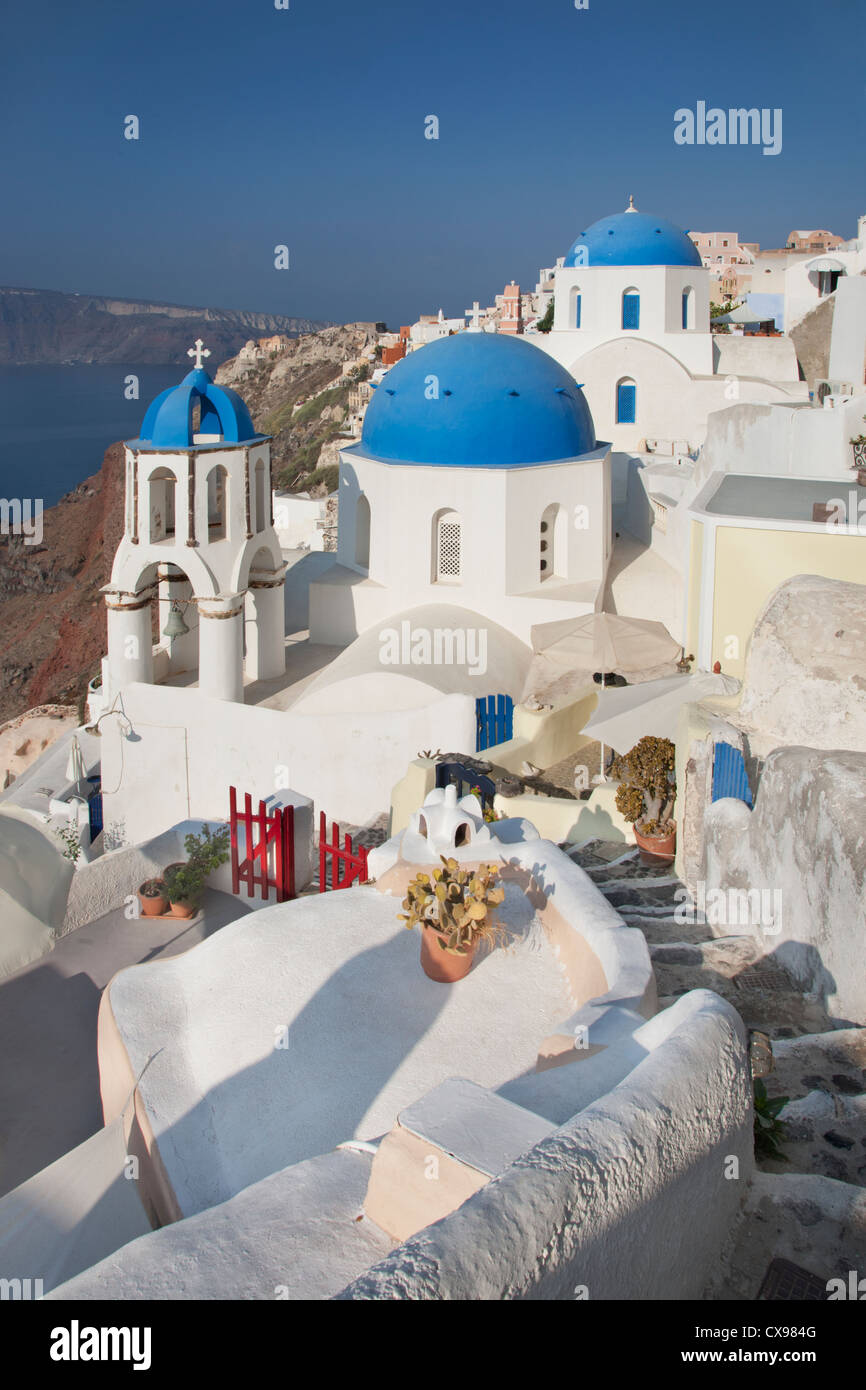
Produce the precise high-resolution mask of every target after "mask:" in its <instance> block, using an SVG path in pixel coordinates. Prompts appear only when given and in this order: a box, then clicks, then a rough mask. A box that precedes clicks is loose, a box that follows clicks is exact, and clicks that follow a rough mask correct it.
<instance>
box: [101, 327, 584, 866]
mask: <svg viewBox="0 0 866 1390" xmlns="http://www.w3.org/2000/svg"><path fill="white" fill-rule="evenodd" d="M194 355H195V356H196V363H195V366H194V368H193V370H192V371H191V372H190V373H189V374H188V375H187V376H186V377H185V378H184V380H183V381H182V382H181V383H180V385H179V386H177V387H174V388H171V389H169V390H167V391H164V392H163V393H162V394H161V395H160V396H158V397H157V399H156V400H155V401H154V402H153V403H152V405H151V406H150V407H149V409H148V410H147V412H146V414H145V417H144V421H143V424H142V427H141V433H140V437H139V438H137V439H134V440H131V441H129V442H128V443H127V445H126V511H125V530H124V535H123V538H122V540H121V542H120V545H119V547H118V551H117V555H116V557H115V561H114V566H113V570H112V576H111V582H110V584H109V585H108V586H106V591H105V600H106V605H107V608H108V624H109V631H108V656H107V659H106V660H105V661H104V662H103V685H102V689H101V691H100V692H99V693H98V695H99V699H98V705H99V711H100V712H102V713H104V714H106V715H107V714H108V713H110V712H115V713H118V714H120V715H121V718H119V719H117V720H112V719H105V720H104V721H103V724H102V729H101V732H102V733H103V734H104V738H103V751H104V756H103V795H104V804H105V817H106V827H107V839H108V843H109V844H112V843H116V844H120V843H134V842H135V841H136V840H141V839H143V838H146V836H147V835H149V834H153V833H154V831H155V830H156V829H157V828H158V825H159V824H166V823H171V821H172V820H175V821H176V820H178V819H182V818H184V817H186V816H190V815H192V816H199V817H207V816H217V815H220V816H224V815H225V800H226V796H227V788H228V786H229V785H230V784H234V785H237V786H238V787H239V788H240V789H241V790H249V791H251V792H252V794H253V795H254V796H255V797H257V798H258V797H267V796H269V795H270V794H271V793H273V792H274V791H275V790H278V789H280V788H281V789H283V790H285V789H286V788H291V789H293V790H294V791H296V792H297V793H299V794H301V795H303V796H305V797H310V798H312V799H313V800H315V802H316V804H317V805H321V806H323V807H324V808H326V809H327V810H328V811H329V813H330V814H333V815H339V816H343V817H346V818H347V819H354V820H356V821H360V820H362V819H363V818H364V817H365V816H369V815H371V814H375V813H376V812H377V811H379V810H381V809H383V808H384V807H387V805H388V804H389V798H390V792H391V789H392V787H393V785H394V783H395V782H396V781H397V780H398V779H399V778H400V777H401V776H402V775H403V773H404V772H405V768H406V765H407V762H408V761H409V760H410V759H411V758H413V757H414V756H415V755H416V753H417V752H418V749H419V748H421V747H424V746H429V747H442V748H445V747H450V748H455V749H462V750H464V751H466V752H471V751H473V750H474V748H475V732H476V709H475V702H476V698H477V697H479V696H488V695H498V694H505V695H508V696H510V697H512V698H513V699H519V698H520V695H521V691H522V687H523V682H524V678H525V675H526V670H527V668H528V664H529V660H530V657H531V648H530V630H531V628H532V626H533V625H534V624H537V623H543V622H548V621H551V620H553V619H557V618H569V617H573V616H577V615H580V614H583V613H587V612H591V611H593V610H594V609H595V608H598V607H600V606H601V602H602V598H603V592H604V584H605V578H606V573H607V567H608V563H609V559H610V554H611V544H612V539H611V524H610V516H611V506H610V471H609V445H608V444H607V443H606V442H602V441H599V440H598V439H597V437H596V431H595V426H594V424H593V419H592V415H591V413H590V410H589V408H588V406H587V403H586V400H585V399H584V396H583V394H582V392H581V390H580V388H579V387H578V385H577V384H576V382H575V380H574V378H573V377H572V376H571V375H570V374H569V373H568V372H567V371H566V370H565V369H564V368H563V367H561V366H560V365H559V364H558V363H556V362H554V361H553V360H552V359H551V358H550V357H549V356H548V355H547V354H545V353H543V352H541V351H540V350H539V348H537V347H535V346H533V345H532V344H531V343H529V342H527V341H524V340H521V339H519V338H516V337H513V336H507V335H499V334H486V333H477V334H472V333H466V334H461V335H455V336H453V337H449V338H444V339H441V340H439V341H437V342H434V343H431V344H430V345H428V346H426V347H424V348H422V349H420V350H419V351H417V352H415V353H413V354H412V355H411V356H409V357H407V358H405V359H404V360H403V361H401V362H400V363H398V364H397V365H396V366H395V367H393V368H392V369H391V371H390V372H389V373H388V375H387V377H386V378H385V380H384V382H383V384H382V386H381V387H379V389H378V390H377V392H376V395H375V397H374V399H373V401H372V402H371V405H370V407H369V409H368V411H367V415H366V419H365V422H364V428H363V434H362V438H361V440H360V441H359V442H358V443H357V444H355V445H353V446H351V447H347V448H346V449H344V450H343V451H342V457H341V465H340V483H339V495H340V509H339V548H338V552H337V555H336V557H335V561H334V563H333V564H332V565H331V566H330V568H328V569H327V570H326V571H325V572H324V573H323V574H321V575H320V576H319V577H318V578H317V579H315V580H314V581H313V582H312V583H311V584H310V585H309V635H308V636H307V634H306V633H297V632H295V633H290V634H287V632H286V621H285V614H286V613H287V612H288V611H289V609H290V608H291V609H292V610H293V611H296V610H297V606H298V605H297V594H294V593H293V594H290V595H286V592H285V591H286V574H287V572H286V564H285V561H284V559H283V555H282V553H281V551H280V547H279V542H278V539H277V536H276V533H275V531H274V528H273V524H272V513H271V496H272V490H271V477H270V457H269V450H270V444H269V440H268V439H267V438H266V437H264V436H261V435H258V434H257V433H256V431H255V428H254V426H253V423H252V420H251V418H250V415H249V412H248V411H247V409H246V406H245V405H244V403H243V401H242V400H241V399H240V397H239V396H238V395H236V393H234V392H232V391H229V390H227V389H224V388H222V387H219V386H217V385H215V383H214V382H213V381H212V379H211V377H210V376H209V374H208V373H207V371H206V370H205V368H204V366H203V364H202V359H203V357H204V355H205V353H204V350H203V348H202V345H201V343H199V344H198V345H197V347H196V349H195V351H194ZM301 568H302V567H301V566H298V567H297V571H296V573H297V574H298V576H300V571H301ZM288 577H289V586H290V588H291V585H292V583H293V582H294V581H295V575H293V572H292V569H289V571H288ZM155 614H158V626H157V628H156V642H155V644H154V642H153V640H152V638H153V635H154V632H153V622H154V616H155ZM287 654H288V664H287ZM131 734H133V736H131ZM155 765H160V766H161V767H163V768H164V769H165V770H166V776H165V777H164V778H163V779H162V781H161V782H160V781H156V780H154V778H153V768H154V766H155Z"/></svg>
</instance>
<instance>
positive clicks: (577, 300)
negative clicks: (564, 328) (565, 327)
mask: <svg viewBox="0 0 866 1390" xmlns="http://www.w3.org/2000/svg"><path fill="white" fill-rule="evenodd" d="M582 298H583V296H582V295H581V293H580V290H579V288H578V287H577V285H575V286H574V287H573V289H572V291H571V316H570V323H571V327H572V328H580V308H581V302H582Z"/></svg>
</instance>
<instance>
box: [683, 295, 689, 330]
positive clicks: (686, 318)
mask: <svg viewBox="0 0 866 1390" xmlns="http://www.w3.org/2000/svg"><path fill="white" fill-rule="evenodd" d="M688 326H689V292H688V290H686V291H685V293H684V294H683V328H688Z"/></svg>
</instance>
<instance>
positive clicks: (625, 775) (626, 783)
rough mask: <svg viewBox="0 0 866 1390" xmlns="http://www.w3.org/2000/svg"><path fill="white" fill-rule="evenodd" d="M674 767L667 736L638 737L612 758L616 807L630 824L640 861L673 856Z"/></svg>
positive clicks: (658, 860) (654, 861) (668, 859)
mask: <svg viewBox="0 0 866 1390" xmlns="http://www.w3.org/2000/svg"><path fill="white" fill-rule="evenodd" d="M675 767H676V750H675V748H674V745H673V744H672V743H671V741H670V739H669V738H654V737H653V736H652V735H647V736H646V737H645V738H642V739H640V740H639V741H638V742H637V743H636V744H635V746H634V748H632V750H631V752H630V753H626V754H625V756H624V757H620V758H616V759H615V760H614V767H613V775H614V777H615V778H617V779H618V780H619V783H620V785H619V786H618V787H617V791H616V808H617V810H618V811H619V812H620V814H621V815H622V816H623V818H624V819H625V820H627V821H629V822H630V823H631V824H632V825H633V826H634V837H635V840H636V842H637V846H638V849H639V850H640V857H641V860H642V862H643V863H644V864H649V865H652V864H672V863H673V860H674V851H675V849H676V840H677V825H676V821H675V820H673V819H672V812H673V809H674V801H675V799H676V794H677V793H676V776H675Z"/></svg>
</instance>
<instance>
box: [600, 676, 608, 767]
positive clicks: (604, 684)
mask: <svg viewBox="0 0 866 1390" xmlns="http://www.w3.org/2000/svg"><path fill="white" fill-rule="evenodd" d="M606 685H607V672H606V671H602V673H601V688H602V690H604V689H605V687H606ZM600 747H601V757H600V762H599V764H598V775H599V781H600V782H606V781H607V777H606V776H605V772H604V743H602V744H601V745H600Z"/></svg>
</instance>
